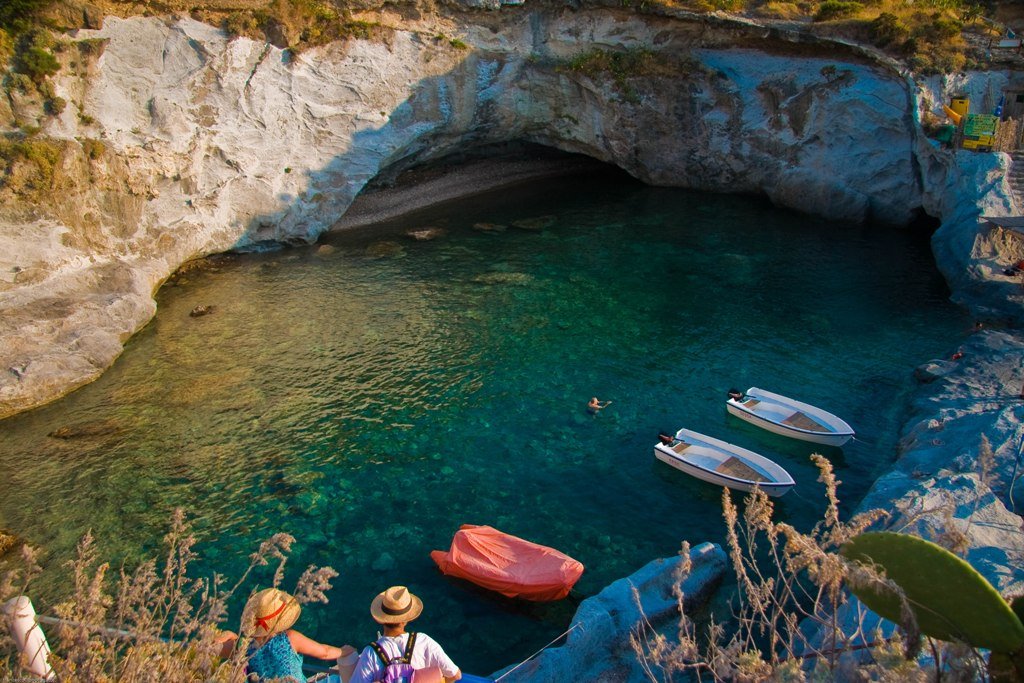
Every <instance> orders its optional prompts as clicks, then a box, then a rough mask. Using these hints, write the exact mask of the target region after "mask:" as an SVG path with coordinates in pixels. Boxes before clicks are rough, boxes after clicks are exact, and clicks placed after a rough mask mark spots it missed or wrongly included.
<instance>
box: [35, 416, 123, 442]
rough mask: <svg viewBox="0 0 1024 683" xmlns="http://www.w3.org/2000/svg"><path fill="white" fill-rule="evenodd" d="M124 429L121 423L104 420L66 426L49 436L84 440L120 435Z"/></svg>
mask: <svg viewBox="0 0 1024 683" xmlns="http://www.w3.org/2000/svg"><path fill="white" fill-rule="evenodd" d="M123 429H124V428H123V427H122V426H121V425H120V424H119V423H117V422H115V421H113V420H102V421H99V422H85V423H82V424H77V425H65V426H64V427H59V428H57V429H55V430H53V431H52V432H50V433H49V434H47V436H49V437H51V438H54V439H84V438H93V437H97V436H109V435H111V434H118V433H120V432H121V431H122V430H123Z"/></svg>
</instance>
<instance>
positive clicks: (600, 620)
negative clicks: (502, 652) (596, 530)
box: [499, 543, 728, 683]
mask: <svg viewBox="0 0 1024 683" xmlns="http://www.w3.org/2000/svg"><path fill="white" fill-rule="evenodd" d="M690 559H691V560H692V562H693V567H692V569H691V571H690V574H689V576H688V577H687V578H686V579H685V580H684V581H683V584H682V591H683V595H684V603H685V606H686V609H687V610H689V611H693V610H695V609H696V608H698V607H699V606H700V605H701V604H703V603H704V602H706V601H707V600H708V598H709V597H710V596H711V594H712V593H713V592H714V591H715V590H716V589H717V587H718V585H719V583H720V582H721V580H722V578H723V576H724V575H725V571H726V566H727V564H728V562H727V559H726V555H725V552H724V551H723V550H722V549H721V548H720V547H719V546H717V545H714V544H712V543H702V544H700V545H698V546H697V547H695V548H693V549H692V550H691V551H690ZM682 560H683V558H682V557H675V558H668V559H658V560H653V561H651V562H649V563H648V564H646V565H644V566H643V567H642V568H641V569H639V570H637V571H636V572H634V573H633V574H631V575H630V576H627V577H626V578H623V579H619V580H618V581H615V582H613V583H611V584H609V585H608V586H606V587H605V588H604V589H603V590H602V591H601V592H600V593H598V594H597V595H595V596H593V597H591V598H587V599H586V600H584V601H583V602H582V603H581V604H580V606H579V609H577V610H576V615H575V616H574V617H573V619H572V622H571V623H572V624H579V626H577V627H575V628H573V629H572V631H571V632H570V633H569V635H568V637H567V639H566V642H565V645H563V646H561V647H551V648H548V649H546V650H544V651H543V652H542V653H541V654H540V656H538V657H536V658H535V659H532V660H530V661H529V662H527V663H526V664H524V665H523V666H521V667H519V668H517V669H515V670H514V671H511V673H509V675H508V676H507V677H506V678H503V679H502V680H503V681H509V683H516V681H524V682H525V681H529V683H546V682H547V681H552V682H555V681H558V682H561V681H595V682H607V683H611V682H613V681H614V682H616V683H642V682H645V681H648V680H649V679H648V678H647V677H646V675H645V674H644V672H643V669H642V668H641V666H640V662H639V660H638V659H637V655H636V653H635V652H634V651H633V648H632V646H631V645H630V643H629V636H630V634H631V633H633V632H634V629H636V627H637V625H638V624H639V623H640V622H641V619H646V620H647V622H648V623H649V624H650V625H651V626H652V627H653V628H655V629H663V628H666V627H668V626H670V625H674V624H676V623H677V622H678V619H679V606H678V603H677V601H676V597H675V594H674V593H673V588H674V586H675V581H676V572H677V569H678V567H679V564H680V563H681V562H682ZM638 599H639V604H638ZM499 675H500V674H499Z"/></svg>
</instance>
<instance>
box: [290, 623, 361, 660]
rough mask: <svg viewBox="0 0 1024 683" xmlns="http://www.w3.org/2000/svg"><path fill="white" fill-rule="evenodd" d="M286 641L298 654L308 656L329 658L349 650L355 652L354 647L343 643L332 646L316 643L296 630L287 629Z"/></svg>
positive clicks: (345, 653) (340, 655) (344, 653)
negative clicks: (342, 644)
mask: <svg viewBox="0 0 1024 683" xmlns="http://www.w3.org/2000/svg"><path fill="white" fill-rule="evenodd" d="M288 642H290V643H291V644H292V647H293V648H295V651H296V652H298V653H299V654H300V655H308V656H310V657H316V658H317V659H324V660H331V659H337V658H338V657H343V656H344V655H347V654H348V653H350V652H355V648H354V647H352V646H351V645H345V646H343V647H334V646H333V645H325V644H323V643H318V642H316V641H315V640H313V639H312V638H307V637H306V636H304V635H302V634H301V633H299V632H298V631H292V630H289V631H288Z"/></svg>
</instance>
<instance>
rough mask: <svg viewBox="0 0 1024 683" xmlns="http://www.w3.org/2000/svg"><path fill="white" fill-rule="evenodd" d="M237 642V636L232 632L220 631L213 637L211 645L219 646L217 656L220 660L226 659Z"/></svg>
mask: <svg viewBox="0 0 1024 683" xmlns="http://www.w3.org/2000/svg"><path fill="white" fill-rule="evenodd" d="M237 642H238V634H237V633H235V632H234V631H221V632H220V633H218V634H217V635H216V637H214V639H213V643H214V644H215V645H219V646H220V647H219V648H218V649H217V655H218V656H219V657H220V658H221V659H227V658H228V657H230V656H231V653H232V652H234V650H235V643H237Z"/></svg>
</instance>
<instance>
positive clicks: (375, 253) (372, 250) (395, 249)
mask: <svg viewBox="0 0 1024 683" xmlns="http://www.w3.org/2000/svg"><path fill="white" fill-rule="evenodd" d="M366 255H367V256H369V257H370V258H396V257H399V256H405V247H403V246H402V245H401V244H399V243H398V242H386V241H385V242H374V243H373V244H371V245H370V246H368V247H367V248H366Z"/></svg>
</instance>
